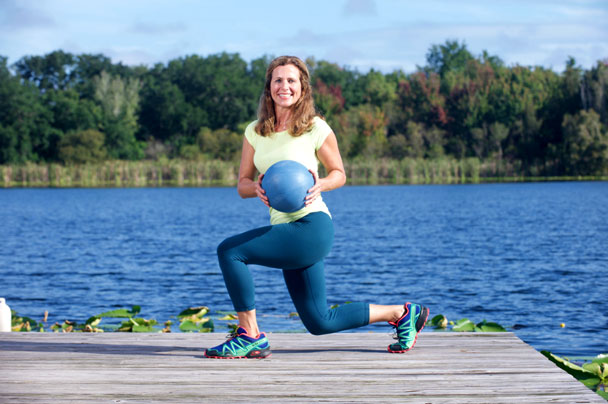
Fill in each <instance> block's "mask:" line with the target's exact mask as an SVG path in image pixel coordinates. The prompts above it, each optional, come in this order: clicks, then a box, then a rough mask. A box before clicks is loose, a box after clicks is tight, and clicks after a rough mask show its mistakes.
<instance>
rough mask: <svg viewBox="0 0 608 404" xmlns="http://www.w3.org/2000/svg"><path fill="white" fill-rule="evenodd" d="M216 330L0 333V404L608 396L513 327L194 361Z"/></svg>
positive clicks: (348, 338) (343, 336)
mask: <svg viewBox="0 0 608 404" xmlns="http://www.w3.org/2000/svg"><path fill="white" fill-rule="evenodd" d="M223 338H224V335H223V334H219V333H215V334H185V333H175V334H129V333H107V334H81V333H78V334H77V333H71V334H52V333H0V403H2V404H5V403H23V404H34V403H54V404H58V403H61V404H64V403H159V402H163V403H218V402H227V403H233V402H248V403H254V402H255V403H266V402H280V403H292V402H301V403H311V402H332V403H353V402H361V403H372V402H374V403H376V402H381V403H409V402H412V403H568V404H570V403H604V404H605V403H606V401H604V400H603V399H602V398H601V397H600V396H598V395H597V394H595V393H594V392H592V391H591V390H589V389H587V388H586V387H585V386H583V385H582V384H581V383H579V382H578V381H576V380H575V379H574V378H572V377H571V376H570V375H568V374H567V373H565V372H563V371H561V370H560V369H559V368H557V367H556V366H554V365H553V364H552V363H551V362H549V361H548V360H546V359H545V358H544V357H543V356H542V355H541V354H540V353H538V352H537V351H535V350H534V349H533V348H532V347H530V346H529V345H527V344H525V343H524V342H522V341H521V340H519V339H518V338H517V337H516V336H515V335H514V334H512V333H440V332H424V333H423V334H422V335H421V336H420V338H419V339H418V343H417V345H416V348H415V349H414V350H412V351H410V352H409V353H406V354H390V353H388V352H386V346H387V345H388V344H389V343H390V342H391V341H392V339H391V337H390V335H389V334H388V333H386V334H383V333H340V334H333V335H328V336H321V337H315V336H312V335H309V334H275V333H273V334H269V338H270V342H271V345H272V349H273V354H272V356H271V357H270V358H269V359H265V360H218V359H205V358H203V357H202V348H204V347H209V346H213V345H217V344H218V343H219V342H221V341H222V340H223Z"/></svg>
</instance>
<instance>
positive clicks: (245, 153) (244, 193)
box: [236, 138, 270, 207]
mask: <svg viewBox="0 0 608 404" xmlns="http://www.w3.org/2000/svg"><path fill="white" fill-rule="evenodd" d="M254 154H255V150H254V148H253V146H251V143H249V141H248V140H247V138H244V139H243V150H242V153H241V166H240V167H239V183H238V185H237V187H236V189H237V191H238V193H239V195H240V196H241V198H255V197H256V196H257V197H258V198H260V199H261V200H262V202H264V204H265V205H266V206H268V207H270V205H269V203H268V197H266V195H265V194H266V192H265V191H264V190H263V189H262V186H261V183H262V177H264V176H263V175H260V176H259V177H258V180H257V181H254V178H255V174H256V172H257V170H256V168H255V164H253V155H254Z"/></svg>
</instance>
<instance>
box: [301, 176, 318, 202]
mask: <svg viewBox="0 0 608 404" xmlns="http://www.w3.org/2000/svg"><path fill="white" fill-rule="evenodd" d="M308 171H310V173H311V174H312V176H313V178H314V179H315V185H313V187H312V188H310V189H309V190H308V193H307V194H306V199H305V200H304V206H308V205H310V204H311V203H313V202H314V201H315V199H317V197H318V196H319V195H321V179H320V178H319V175H318V174H317V173H316V172H314V171H312V170H308Z"/></svg>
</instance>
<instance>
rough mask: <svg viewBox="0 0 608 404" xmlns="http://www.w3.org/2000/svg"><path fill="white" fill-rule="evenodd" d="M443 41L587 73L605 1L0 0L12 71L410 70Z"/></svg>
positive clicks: (604, 48) (600, 55) (602, 54)
mask: <svg viewBox="0 0 608 404" xmlns="http://www.w3.org/2000/svg"><path fill="white" fill-rule="evenodd" d="M446 40H458V41H461V42H465V43H466V45H467V48H468V49H469V51H471V53H473V54H474V55H475V56H477V55H479V54H481V52H482V51H483V50H487V51H488V52H489V53H490V54H491V55H497V56H499V57H500V58H501V59H502V60H503V61H504V62H505V63H506V64H507V65H509V66H512V65H516V64H519V65H524V66H543V67H546V68H551V69H554V70H555V71H558V72H561V71H563V68H564V65H565V62H566V60H567V58H568V56H573V57H574V58H575V59H576V61H577V64H579V65H581V66H582V67H584V68H590V67H592V66H594V65H595V64H596V62H597V61H598V60H603V59H607V58H608V0H485V1H478V0H457V1H455V0H425V1H412V0H402V1H398V0H324V1H320V0H308V1H305V2H301V1H299V2H287V1H275V0H269V1H257V2H256V1H241V0H214V1H203V0H198V1H196V0H172V1H160V0H102V1H100V0H85V1H83V0H0V55H2V56H6V57H8V61H9V64H12V63H14V62H16V61H17V60H19V59H20V58H21V57H23V56H26V55H44V54H46V53H48V52H51V51H53V50H56V49H62V50H64V51H68V52H72V53H75V54H80V53H103V54H104V55H106V56H109V57H110V58H111V59H112V61H113V62H115V63H116V62H123V63H125V64H129V65H137V64H145V65H148V66H151V65H154V64H155V63H166V62H167V61H169V60H172V59H175V58H178V57H182V56H187V55H191V54H198V55H202V56H207V55H210V54H215V53H220V52H224V51H225V52H229V53H238V54H240V55H241V57H242V58H243V59H245V60H246V61H250V60H252V59H255V58H258V57H261V56H263V55H272V56H278V55H282V54H292V55H296V56H300V57H302V58H307V57H314V58H315V59H317V60H326V61H329V62H333V63H337V64H338V65H340V66H346V67H349V68H351V69H358V70H359V71H361V72H367V71H368V70H369V69H370V68H373V69H376V70H380V71H383V72H391V71H393V70H397V69H400V70H403V71H405V72H406V73H410V72H412V71H414V70H415V69H416V66H422V65H425V64H426V53H427V51H428V49H429V48H430V47H431V46H432V45H433V44H443V43H445V41H446Z"/></svg>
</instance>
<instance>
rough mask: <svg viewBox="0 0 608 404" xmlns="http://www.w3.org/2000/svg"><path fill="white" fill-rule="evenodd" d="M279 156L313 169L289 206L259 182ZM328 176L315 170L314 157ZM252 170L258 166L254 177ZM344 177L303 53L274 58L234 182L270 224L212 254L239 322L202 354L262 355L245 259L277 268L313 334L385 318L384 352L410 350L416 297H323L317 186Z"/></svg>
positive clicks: (265, 350) (418, 312) (423, 316)
mask: <svg viewBox="0 0 608 404" xmlns="http://www.w3.org/2000/svg"><path fill="white" fill-rule="evenodd" d="M281 160H295V161H298V162H300V163H302V164H304V165H305V166H306V167H307V168H308V169H309V170H310V172H311V173H312V175H313V177H314V180H315V184H314V186H313V187H312V188H311V189H310V190H309V191H308V195H307V197H306V201H305V206H304V208H302V209H301V210H299V211H296V212H293V213H283V212H279V211H277V210H275V209H273V208H272V207H270V205H269V202H268V198H267V197H266V195H265V191H264V189H263V188H262V186H261V183H262V178H263V173H265V172H266V170H267V169H268V168H269V167H270V166H271V165H272V164H274V163H276V162H278V161H281ZM319 161H320V162H321V163H322V164H323V165H324V166H325V169H326V172H327V176H326V177H324V178H319V176H318V162H319ZM256 172H260V173H262V175H260V176H259V177H258V179H257V181H256V180H254V178H255V175H256ZM345 182H346V175H345V173H344V166H343V164H342V158H341V156H340V151H339V149H338V142H337V140H336V136H335V134H334V133H333V131H332V130H331V128H330V127H329V126H328V125H327V123H325V121H323V120H322V119H320V118H319V117H318V116H316V113H315V107H314V102H313V97H312V89H311V85H310V75H309V73H308V69H307V68H306V65H305V64H304V62H302V60H300V59H298V58H297V57H293V56H281V57H278V58H276V59H274V60H273V61H272V62H271V63H270V65H269V66H268V69H267V71H266V84H265V87H264V91H263V93H262V96H261V97H260V104H259V110H258V120H257V121H254V122H252V123H251V124H250V125H249V126H248V127H247V129H246V130H245V139H244V140H243V151H242V157H241V166H240V169H239V182H238V186H237V190H238V193H239V195H240V196H241V197H242V198H254V197H257V198H259V199H260V200H261V201H262V202H263V203H264V204H266V206H268V207H269V209H270V223H271V225H270V226H266V227H262V228H258V229H254V230H250V231H248V232H245V233H242V234H239V235H236V236H234V237H230V238H228V239H226V240H224V241H223V242H222V243H221V244H220V245H219V247H218V249H217V252H218V259H219V264H220V267H221V269H222V274H223V276H224V281H225V282H226V287H227V289H228V294H229V295H230V298H231V300H232V303H233V305H234V308H235V310H236V311H237V314H238V320H239V327H238V329H237V330H236V331H235V333H233V334H232V336H231V338H230V339H228V340H227V341H226V342H224V343H222V344H220V345H218V346H216V347H213V348H209V349H207V350H206V351H205V356H206V357H208V358H265V357H267V356H269V355H270V344H269V343H268V339H267V337H266V335H265V334H264V333H260V330H259V328H258V323H257V320H256V311H255V295H254V294H255V292H254V284H253V279H252V277H251V273H250V272H249V268H248V267H247V265H248V264H254V265H264V266H268V267H274V268H280V269H282V270H283V276H284V278H285V283H286V285H287V289H288V291H289V294H290V296H291V298H292V300H293V303H294V305H295V307H296V310H297V311H298V314H299V316H300V318H301V320H302V322H303V323H304V326H305V327H306V328H307V329H308V331H310V332H311V333H312V334H315V335H321V334H327V333H333V332H337V331H341V330H348V329H351V328H356V327H361V326H364V325H367V324H370V323H375V322H379V321H388V322H389V324H391V325H392V326H394V327H395V328H396V331H397V337H396V338H397V340H398V341H397V342H396V343H394V344H391V345H389V347H388V350H389V352H395V353H402V352H406V351H408V350H410V349H411V348H412V347H413V346H414V344H415V342H416V338H417V336H418V333H419V332H420V331H421V330H422V328H423V327H424V324H425V323H426V320H427V318H428V315H429V310H428V309H427V308H426V307H423V306H421V305H418V304H412V303H409V302H408V303H406V304H405V305H404V306H401V305H392V306H384V305H374V304H367V303H350V304H345V305H341V306H339V307H337V308H333V309H329V308H328V307H327V300H326V297H325V276H324V272H323V271H324V270H323V259H324V258H325V256H326V255H327V254H328V253H329V250H330V247H331V244H332V241H333V224H332V220H331V216H330V213H329V210H328V208H327V206H326V205H325V203H324V202H323V198H322V197H321V192H326V191H331V190H333V189H336V188H339V187H341V186H343V185H344V183H345Z"/></svg>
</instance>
